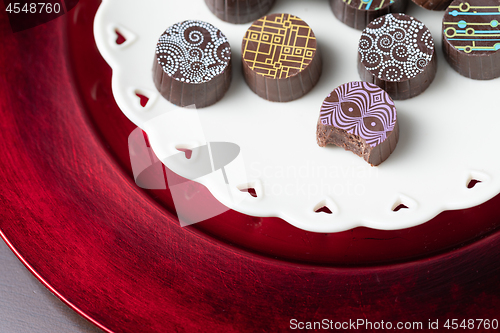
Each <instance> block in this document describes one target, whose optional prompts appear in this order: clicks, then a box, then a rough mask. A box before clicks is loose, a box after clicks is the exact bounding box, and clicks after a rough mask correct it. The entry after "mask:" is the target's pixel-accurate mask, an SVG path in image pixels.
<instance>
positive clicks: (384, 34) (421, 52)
mask: <svg viewBox="0 0 500 333" xmlns="http://www.w3.org/2000/svg"><path fill="white" fill-rule="evenodd" d="M436 70H437V56H436V52H435V50H434V41H433V39H432V36H431V33H430V31H429V29H427V27H426V26H425V25H424V24H423V23H422V22H420V21H418V20H416V19H414V18H413V17H411V16H408V15H404V14H387V15H384V16H382V17H379V18H377V19H375V20H373V21H372V22H370V24H368V26H367V27H366V28H365V29H364V30H363V33H362V35H361V39H360V40H359V47H358V72H359V75H360V77H361V79H362V80H363V81H367V82H371V83H374V84H375V85H377V86H379V87H380V88H382V89H384V90H385V91H387V93H388V94H389V95H390V96H391V97H392V99H407V98H410V97H414V96H417V95H419V94H420V93H422V92H423V91H424V90H425V89H427V87H429V85H430V84H431V82H432V80H434V76H435V75H436Z"/></svg>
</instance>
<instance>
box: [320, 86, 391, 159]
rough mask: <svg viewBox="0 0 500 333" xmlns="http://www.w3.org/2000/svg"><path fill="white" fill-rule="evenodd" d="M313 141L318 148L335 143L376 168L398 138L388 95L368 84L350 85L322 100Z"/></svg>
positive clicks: (334, 91) (341, 87) (337, 89)
mask: <svg viewBox="0 0 500 333" xmlns="http://www.w3.org/2000/svg"><path fill="white" fill-rule="evenodd" d="M316 138H317V141H318V145H319V146H320V147H325V146H326V145H327V144H334V145H336V146H339V147H343V148H344V149H345V150H349V151H352V152H353V153H355V154H356V155H358V156H360V157H362V158H363V159H364V160H365V161H367V162H368V163H370V164H371V165H379V164H380V163H382V162H383V161H385V160H386V159H387V158H388V157H389V155H391V153H392V152H393V151H394V149H395V148H396V145H397V143H398V139H399V126H398V118H397V113H396V107H395V106H394V102H393V101H392V99H391V98H390V97H389V95H388V94H387V93H386V92H385V91H383V90H382V89H380V88H379V87H377V86H376V85H373V84H371V83H368V82H359V81H358V82H350V83H346V84H343V85H341V86H339V87H337V88H335V90H333V91H332V92H331V93H330V94H329V95H328V96H327V97H326V98H325V100H324V101H323V104H322V105H321V111H320V115H319V119H318V126H317V132H316Z"/></svg>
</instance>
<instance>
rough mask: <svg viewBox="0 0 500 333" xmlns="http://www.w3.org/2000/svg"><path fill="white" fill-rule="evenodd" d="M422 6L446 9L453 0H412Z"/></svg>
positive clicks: (432, 8) (431, 8) (430, 8)
mask: <svg viewBox="0 0 500 333" xmlns="http://www.w3.org/2000/svg"><path fill="white" fill-rule="evenodd" d="M412 1H413V2H414V3H416V4H417V5H419V6H420V7H422V8H425V9H429V10H445V9H446V8H447V7H448V5H449V4H450V3H451V2H452V1H453V0H412Z"/></svg>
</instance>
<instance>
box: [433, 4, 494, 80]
mask: <svg viewBox="0 0 500 333" xmlns="http://www.w3.org/2000/svg"><path fill="white" fill-rule="evenodd" d="M443 52H444V56H445V58H446V60H448V63H449V64H450V65H451V67H452V68H453V69H454V70H456V71H457V72H458V73H460V74H461V75H463V76H466V77H469V78H471V79H476V80H490V79H494V78H497V77H500V0H467V1H464V0H455V1H453V3H452V4H451V5H450V6H449V7H448V9H447V10H446V12H445V14H444V17H443Z"/></svg>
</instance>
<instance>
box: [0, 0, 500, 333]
mask: <svg viewBox="0 0 500 333" xmlns="http://www.w3.org/2000/svg"><path fill="white" fill-rule="evenodd" d="M98 5H99V1H96V0H87V1H81V2H80V3H79V4H78V5H77V7H75V8H74V9H73V10H72V11H71V12H70V13H69V14H67V15H66V16H65V17H64V19H62V18H59V19H56V20H54V21H51V22H49V23H47V24H45V25H42V26H38V27H36V28H33V29H30V30H27V31H23V32H19V33H15V34H14V33H12V32H11V30H10V28H9V26H8V21H7V20H2V21H1V22H0V35H1V36H2V40H3V41H4V42H3V47H4V52H2V53H1V54H0V58H1V60H2V64H4V66H2V67H1V68H0V72H1V73H2V75H0V114H1V119H2V127H1V134H0V135H1V139H2V141H1V144H0V151H1V153H2V155H1V156H2V157H1V159H2V164H1V166H0V169H1V170H2V172H1V174H0V184H2V186H1V187H0V200H1V207H2V210H1V216H2V219H1V221H0V234H1V235H2V237H3V238H4V239H5V240H6V242H7V243H8V244H9V246H10V247H11V248H12V249H13V251H14V252H15V253H16V254H17V255H18V257H19V258H20V259H21V260H22V261H23V263H24V264H25V265H26V266H27V267H28V268H29V269H30V270H31V271H32V272H33V273H34V274H35V275H36V276H37V277H38V278H39V279H40V280H41V281H42V283H44V284H45V285H46V286H47V287H48V288H49V289H50V290H52V291H53V292H54V293H55V294H56V295H58V296H59V297H60V298H61V299H62V300H63V301H65V302H66V303H67V304H68V305H69V306H71V307H72V308H73V309H75V310H76V311H78V312H79V313H80V314H81V315H83V316H84V317H86V318H88V319H89V320H91V321H92V322H94V323H95V324H96V325H98V326H100V327H101V328H103V329H105V330H108V331H112V332H170V331H200V330H203V331H206V332H207V331H224V332H226V331H227V332H231V331H234V332H255V331H283V330H287V329H289V328H290V320H291V319H293V318H296V319H298V320H299V321H300V320H302V321H306V320H318V321H319V320H322V319H324V318H326V319H329V320H333V321H334V322H343V321H348V320H349V319H351V320H356V319H358V318H359V319H368V320H370V321H372V322H380V321H381V320H383V321H384V322H387V321H392V322H394V323H395V322H397V321H421V322H422V323H423V324H424V327H425V325H427V323H428V320H429V319H430V320H436V319H439V320H440V322H441V324H443V323H444V321H445V320H446V319H453V318H462V319H463V318H467V319H468V318H489V319H494V318H495V316H498V310H499V309H500V286H499V284H498V281H499V277H500V268H499V267H498V265H497V262H498V260H499V259H500V233H498V232H495V228H496V227H497V226H498V225H499V224H500V221H499V211H498V209H497V207H498V203H499V202H500V197H499V196H497V197H495V198H493V199H492V200H490V201H488V202H487V203H485V204H482V205H480V206H478V207H475V208H472V209H466V210H460V211H450V212H444V213H442V214H440V215H438V216H437V217H436V218H434V219H433V220H432V221H429V222H428V223H425V224H422V225H421V226H417V227H414V228H409V229H404V230H396V231H381V230H373V229H368V228H357V229H354V230H350V231H346V232H342V233H337V234H319V233H311V232H306V231H303V230H299V229H296V228H294V227H292V226H291V225H289V224H288V223H286V222H284V221H282V220H280V219H277V218H256V217H250V216H246V215H243V214H239V213H237V212H234V211H228V212H226V213H224V214H222V215H219V216H217V217H215V218H212V219H210V220H207V221H204V222H201V223H198V224H196V225H194V226H190V227H185V228H181V227H180V226H179V221H178V219H177V216H176V214H175V210H174V209H173V203H172V199H171V196H170V192H169V191H168V189H167V190H163V191H144V190H141V189H140V188H139V187H138V186H137V185H136V184H135V183H134V180H133V177H132V171H131V168H130V162H129V155H128V147H127V141H128V136H129V134H130V133H131V132H132V130H134V129H135V126H134V125H133V124H131V123H130V122H129V121H128V120H127V119H126V118H125V117H124V116H123V114H122V113H121V112H120V110H119V109H118V108H117V106H116V104H115V102H114V100H113V97H112V94H111V89H110V82H111V70H110V69H109V67H108V66H107V65H106V64H105V62H104V60H103V59H102V58H101V57H100V55H99V53H98V51H97V49H96V46H95V43H94V40H93V34H92V23H93V17H94V15H95V12H96V10H97V8H98ZM168 176H169V175H168V174H167V177H168ZM190 186H192V193H193V196H191V197H192V198H194V199H191V201H189V200H187V201H186V203H185V204H187V205H188V204H193V202H196V203H199V204H201V205H202V206H201V207H197V209H201V210H202V209H203V205H206V206H210V205H213V204H218V203H217V202H216V201H215V199H213V197H211V195H210V194H209V193H208V191H207V190H206V189H205V188H204V187H202V186H201V185H198V184H196V183H191V185H190ZM496 319H500V318H496Z"/></svg>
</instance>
